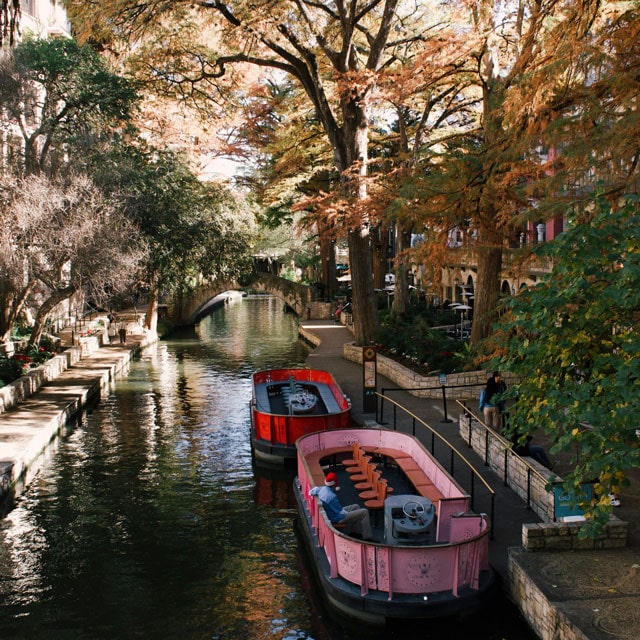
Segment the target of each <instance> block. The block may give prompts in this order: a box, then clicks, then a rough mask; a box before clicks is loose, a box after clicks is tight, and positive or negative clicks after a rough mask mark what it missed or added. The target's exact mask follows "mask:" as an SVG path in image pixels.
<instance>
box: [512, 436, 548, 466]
mask: <svg viewBox="0 0 640 640" xmlns="http://www.w3.org/2000/svg"><path fill="white" fill-rule="evenodd" d="M531 440H533V436H530V435H528V436H527V437H526V442H525V443H524V444H523V443H522V439H521V438H519V437H518V435H517V434H516V435H514V436H513V437H512V438H511V442H513V450H514V451H515V452H516V453H517V454H518V455H519V456H527V457H529V458H533V459H534V460H535V461H536V462H539V463H540V464H541V465H543V466H545V467H547V469H551V462H550V461H549V458H548V457H547V452H546V451H545V450H544V447H543V446H541V445H539V444H531Z"/></svg>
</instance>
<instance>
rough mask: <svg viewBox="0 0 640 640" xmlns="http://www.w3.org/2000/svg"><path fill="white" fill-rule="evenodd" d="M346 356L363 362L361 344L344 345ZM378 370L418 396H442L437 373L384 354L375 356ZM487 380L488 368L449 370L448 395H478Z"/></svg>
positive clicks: (473, 396)
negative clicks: (426, 373)
mask: <svg viewBox="0 0 640 640" xmlns="http://www.w3.org/2000/svg"><path fill="white" fill-rule="evenodd" d="M344 358H345V360H349V361H350V362H356V363H358V364H362V347H357V346H356V345H355V344H353V343H350V344H345V345H344ZM376 361H377V366H376V369H377V371H378V373H379V374H380V375H382V376H384V377H385V378H389V380H392V381H393V382H395V383H396V384H397V385H398V387H401V388H403V389H411V391H408V393H410V394H411V395H412V396H416V397H417V398H441V397H442V385H441V384H440V377H439V376H438V375H437V374H436V375H431V376H423V375H421V374H419V373H417V372H415V371H413V370H411V369H409V368H407V367H405V366H403V365H401V364H399V363H398V362H396V361H395V360H392V359H391V358H387V357H386V356H383V355H382V354H378V355H377V357H376ZM486 383H487V375H486V371H466V372H462V373H449V374H447V384H446V394H447V398H451V399H460V398H475V397H478V396H479V395H480V390H481V388H482V387H483V386H484V385H485V384H486Z"/></svg>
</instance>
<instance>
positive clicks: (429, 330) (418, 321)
mask: <svg viewBox="0 0 640 640" xmlns="http://www.w3.org/2000/svg"><path fill="white" fill-rule="evenodd" d="M439 321H441V319H439V318H437V317H436V316H434V314H433V313H432V312H431V310H429V309H426V310H424V311H423V312H421V310H420V308H419V307H418V308H412V310H411V312H410V313H409V314H407V316H406V317H405V318H403V319H396V320H391V319H390V317H389V315H387V314H382V317H381V322H380V329H379V330H378V333H377V335H376V343H377V347H378V350H379V351H380V352H381V353H382V354H383V355H386V356H388V357H390V358H392V359H394V360H396V361H398V362H400V363H401V364H403V365H405V366H407V367H409V368H411V369H413V370H414V371H417V372H419V373H422V374H426V373H429V372H433V371H440V372H442V373H452V372H454V371H459V370H461V369H463V368H464V365H465V360H466V357H465V356H466V355H467V354H468V353H469V350H468V348H466V347H465V345H466V343H465V342H462V341H460V340H455V339H453V338H450V337H449V336H447V335H446V334H445V333H444V332H442V331H440V330H438V329H434V328H433V323H434V322H438V323H440V322H439Z"/></svg>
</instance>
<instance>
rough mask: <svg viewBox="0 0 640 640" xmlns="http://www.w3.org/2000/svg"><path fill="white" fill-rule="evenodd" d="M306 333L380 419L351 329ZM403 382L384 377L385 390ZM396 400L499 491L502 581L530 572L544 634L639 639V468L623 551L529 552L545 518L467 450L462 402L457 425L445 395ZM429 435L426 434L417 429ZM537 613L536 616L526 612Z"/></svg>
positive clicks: (320, 363) (321, 326)
mask: <svg viewBox="0 0 640 640" xmlns="http://www.w3.org/2000/svg"><path fill="white" fill-rule="evenodd" d="M300 326H301V328H302V330H303V332H304V333H305V334H313V335H315V336H316V337H317V340H313V342H314V343H317V344H318V346H317V348H316V349H315V350H314V351H313V352H312V353H311V354H310V355H309V357H308V360H307V363H308V365H309V366H310V367H312V368H317V369H325V370H327V371H329V372H331V373H332V374H333V376H334V378H335V379H336V382H338V384H339V385H340V386H341V387H342V390H343V391H344V392H345V393H346V394H347V395H348V396H349V397H350V398H351V401H352V405H353V406H352V413H353V416H354V419H355V421H356V422H357V423H359V424H366V423H370V422H373V421H374V420H375V414H365V413H364V412H363V411H362V391H363V373H362V367H361V365H358V364H355V363H352V362H349V361H347V360H345V359H344V358H343V357H342V352H343V345H344V343H346V342H352V341H353V336H352V334H351V332H350V331H349V330H348V329H346V328H345V327H344V326H342V325H338V324H334V323H332V322H331V321H324V322H323V321H304V322H301V323H300ZM395 386H396V385H395V384H394V383H393V382H392V381H390V380H388V379H386V378H384V377H382V376H378V390H380V388H382V387H386V388H389V387H395ZM393 398H394V399H395V400H396V401H397V402H399V403H400V404H401V405H403V406H404V407H406V408H407V409H409V410H410V411H411V412H412V413H413V414H415V415H417V416H418V417H420V418H421V419H422V420H424V421H425V422H426V423H427V424H429V425H430V426H431V427H432V428H433V429H435V430H436V431H438V433H440V434H441V435H442V436H443V437H444V438H446V439H447V440H448V441H449V442H450V443H451V444H452V445H453V446H454V447H455V448H456V449H458V450H459V451H460V452H462V453H463V454H464V455H465V457H466V458H467V459H468V460H469V461H470V462H472V463H473V464H474V467H475V468H476V469H477V470H478V471H479V473H480V474H481V475H482V476H483V478H484V479H485V480H486V481H487V482H489V484H490V485H491V487H492V488H493V490H494V491H495V492H496V508H495V514H494V521H493V532H494V537H493V540H492V541H491V543H490V548H489V553H490V559H491V564H492V566H493V567H494V569H495V570H496V572H497V573H498V574H499V576H500V578H501V580H502V582H503V585H504V586H505V587H506V585H507V584H508V583H509V581H510V575H509V571H510V562H509V557H510V555H511V558H512V560H514V561H516V562H517V563H518V565H519V566H520V567H521V568H522V569H523V570H524V571H526V573H527V574H528V576H529V578H530V580H531V581H532V582H533V583H534V584H535V585H536V587H537V588H538V589H539V590H540V592H541V593H542V594H544V598H545V601H546V602H548V603H550V606H547V604H546V602H545V603H531V602H528V599H529V598H534V597H535V596H533V595H531V594H527V593H525V594H521V599H522V602H521V603H518V602H517V603H516V604H517V605H518V606H519V608H521V610H522V609H523V605H524V606H526V607H528V608H529V609H530V610H534V611H538V612H540V613H539V614H537V615H539V616H540V617H541V618H542V617H544V619H538V620H529V622H530V624H531V625H532V627H533V629H534V630H535V631H536V632H537V633H538V635H540V637H541V638H543V639H544V640H571V639H574V638H575V639H579V640H584V639H589V640H612V639H614V638H616V639H621V640H640V544H639V535H638V534H639V530H640V495H639V488H640V478H639V477H638V474H637V473H633V474H632V484H631V487H629V488H628V489H626V490H625V491H624V492H623V493H622V494H621V499H622V506H621V507H620V508H619V509H616V515H617V516H618V517H620V518H621V519H622V520H625V521H627V522H629V524H630V527H629V537H628V543H627V547H626V548H624V549H614V550H602V551H566V552H564V551H555V552H527V551H524V550H523V548H522V525H523V524H524V523H534V522H539V521H540V520H539V518H538V517H537V516H536V515H535V514H534V513H533V512H532V511H531V510H529V509H528V508H527V507H526V505H525V503H524V502H523V501H522V500H521V499H520V498H519V497H517V496H516V495H515V493H514V492H512V491H511V490H510V489H508V488H507V487H505V486H504V485H503V483H502V481H501V480H499V479H498V478H497V476H496V475H495V474H493V473H492V472H491V471H488V470H487V467H485V466H484V464H483V462H482V460H480V458H479V457H478V456H476V455H475V454H474V453H473V451H472V450H471V449H469V448H467V445H466V443H465V442H464V441H463V440H462V439H461V438H460V436H459V433H458V420H457V418H458V416H459V414H460V409H459V406H458V405H457V404H456V403H453V402H450V403H448V405H447V415H448V417H449V418H453V420H454V421H453V422H452V423H443V422H442V420H443V418H444V411H443V406H442V402H441V401H437V400H431V399H421V398H416V397H415V396H412V395H410V394H409V393H407V392H401V391H395V392H393ZM397 418H398V420H397V422H398V428H399V429H401V430H409V429H411V419H410V418H405V417H401V412H398V414H397ZM417 435H418V436H419V437H420V438H421V439H423V440H424V437H423V436H421V435H420V432H419V431H418V432H417ZM526 617H528V618H530V617H531V616H526Z"/></svg>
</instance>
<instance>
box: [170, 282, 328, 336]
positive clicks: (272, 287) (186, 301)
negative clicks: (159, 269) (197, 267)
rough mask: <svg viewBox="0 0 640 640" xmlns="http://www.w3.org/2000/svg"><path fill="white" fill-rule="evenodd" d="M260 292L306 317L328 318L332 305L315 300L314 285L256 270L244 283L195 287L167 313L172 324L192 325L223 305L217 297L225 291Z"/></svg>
mask: <svg viewBox="0 0 640 640" xmlns="http://www.w3.org/2000/svg"><path fill="white" fill-rule="evenodd" d="M234 290H236V291H240V290H242V291H260V292H263V293H270V294H272V295H274V296H277V297H278V298H280V299H281V300H282V301H283V302H284V303H285V304H286V305H287V306H288V307H289V308H290V309H292V310H293V312H294V313H296V314H297V315H298V316H300V317H301V318H304V319H306V320H312V319H314V320H315V319H325V318H330V317H331V313H332V305H331V303H330V302H324V301H322V300H317V299H316V298H317V291H316V290H315V289H314V287H309V286H307V285H303V284H299V283H297V282H292V281H291V280H286V279H285V278H279V277H278V276H274V275H272V274H269V273H257V274H256V275H255V277H254V279H253V280H252V281H251V282H250V283H249V284H248V285H245V286H241V285H240V284H238V282H237V281H235V280H215V281H212V282H208V283H204V284H202V285H201V286H199V287H197V288H196V289H195V290H194V291H193V292H192V293H191V295H189V296H188V297H185V298H183V299H182V300H181V301H179V302H175V303H173V304H171V305H169V309H168V316H169V318H170V319H171V322H172V323H173V324H174V325H175V326H190V325H194V324H196V323H197V322H198V320H200V319H201V318H203V317H204V316H206V315H208V314H209V313H211V311H213V309H214V308H215V307H216V306H217V305H219V304H224V299H220V298H218V296H220V295H221V294H223V293H224V292H225V291H234Z"/></svg>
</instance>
